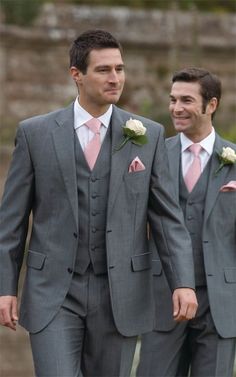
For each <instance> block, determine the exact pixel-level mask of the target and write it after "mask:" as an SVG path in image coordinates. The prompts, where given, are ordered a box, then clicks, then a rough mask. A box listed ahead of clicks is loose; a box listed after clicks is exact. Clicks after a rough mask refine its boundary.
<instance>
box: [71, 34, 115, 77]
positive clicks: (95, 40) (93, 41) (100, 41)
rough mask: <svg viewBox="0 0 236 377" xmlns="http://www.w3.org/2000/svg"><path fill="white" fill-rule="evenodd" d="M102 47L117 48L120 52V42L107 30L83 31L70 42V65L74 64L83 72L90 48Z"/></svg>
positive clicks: (97, 48) (86, 65) (84, 71)
mask: <svg viewBox="0 0 236 377" xmlns="http://www.w3.org/2000/svg"><path fill="white" fill-rule="evenodd" d="M103 48H118V49H119V50H120V52H122V47H121V45H120V43H119V42H118V41H117V40H116V39H115V38H114V37H113V36H112V35H111V34H110V33H108V32H107V31H105V30H100V29H95V30H87V31H85V32H84V33H82V34H81V35H79V36H78V38H77V39H75V41H74V42H73V43H72V46H71V48H70V67H72V66H74V67H76V68H78V69H79V70H80V71H81V72H82V73H84V74H85V73H86V71H87V67H88V61H89V54H90V52H91V50H100V49H103Z"/></svg>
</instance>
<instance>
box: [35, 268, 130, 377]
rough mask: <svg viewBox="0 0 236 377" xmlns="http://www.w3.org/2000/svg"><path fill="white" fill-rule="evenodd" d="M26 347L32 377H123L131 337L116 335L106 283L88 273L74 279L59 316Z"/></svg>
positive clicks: (128, 368)
mask: <svg viewBox="0 0 236 377" xmlns="http://www.w3.org/2000/svg"><path fill="white" fill-rule="evenodd" d="M30 341H31V348H32V353H33V360H34V366H35V374H36V376H37V377H49V376H50V377H72V376H73V377H77V376H84V377H92V376H101V377H113V376H114V377H117V376H120V377H121V376H122V377H127V376H129V375H130V371H131V367H132V361H133V356H134V352H135V346H136V341H137V337H124V336H122V335H121V334H120V333H118V331H117V329H116V327H115V324H114V320H113V315H112V311H111V303H110V293H109V286H108V278H107V276H106V275H97V276H96V275H94V273H93V272H92V271H88V272H86V274H84V275H82V276H81V275H78V274H75V275H74V277H73V280H72V284H71V287H70V290H69V293H68V295H67V297H66V299H65V302H64V304H63V306H62V307H61V309H60V311H59V312H58V313H57V315H56V317H55V318H54V319H53V320H52V321H51V323H49V325H48V326H47V327H46V328H45V329H43V330H42V331H40V332H39V333H36V334H30Z"/></svg>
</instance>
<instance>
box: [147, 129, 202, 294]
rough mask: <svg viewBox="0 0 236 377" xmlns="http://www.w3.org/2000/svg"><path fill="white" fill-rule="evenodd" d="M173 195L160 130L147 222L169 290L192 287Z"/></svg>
mask: <svg viewBox="0 0 236 377" xmlns="http://www.w3.org/2000/svg"><path fill="white" fill-rule="evenodd" d="M175 197H176V196H175V193H174V185H173V184H172V182H171V177H170V173H169V164H168V157H167V152H166V147H165V143H164V136H163V130H162V131H161V133H160V136H159V138H158V142H157V146H156V153H155V158H154V162H153V167H152V175H151V183H150V195H149V222H150V226H151V229H152V234H153V238H154V241H155V244H156V247H157V249H158V252H159V255H160V259H161V261H162V265H163V268H164V271H165V274H166V277H167V280H168V283H169V286H170V288H171V290H172V291H173V290H174V289H176V288H180V287H189V288H193V289H194V288H195V281H194V265H193V254H192V246H191V239H190V236H189V233H188V231H187V229H186V227H185V224H184V218H183V213H182V210H181V209H180V207H179V205H178V203H177V201H176V199H175Z"/></svg>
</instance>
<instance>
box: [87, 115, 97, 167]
mask: <svg viewBox="0 0 236 377" xmlns="http://www.w3.org/2000/svg"><path fill="white" fill-rule="evenodd" d="M86 126H87V127H88V128H89V129H90V130H91V131H92V132H93V133H94V136H93V138H92V139H91V140H90V141H89V142H88V144H87V145H86V147H85V149H84V155H85V158H86V160H87V162H88V165H89V167H90V169H91V170H93V167H94V165H95V162H96V160H97V156H98V153H99V151H100V148H101V140H100V128H101V122H100V120H98V119H96V118H92V119H90V120H89V121H88V122H87V123H86Z"/></svg>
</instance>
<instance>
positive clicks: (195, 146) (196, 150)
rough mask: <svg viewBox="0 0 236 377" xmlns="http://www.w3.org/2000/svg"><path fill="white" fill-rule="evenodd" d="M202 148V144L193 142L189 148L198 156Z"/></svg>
mask: <svg viewBox="0 0 236 377" xmlns="http://www.w3.org/2000/svg"><path fill="white" fill-rule="evenodd" d="M201 149H202V146H201V145H200V144H192V145H190V147H189V150H190V151H191V152H192V153H193V154H194V156H196V157H198V156H199V153H200V151H201Z"/></svg>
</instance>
